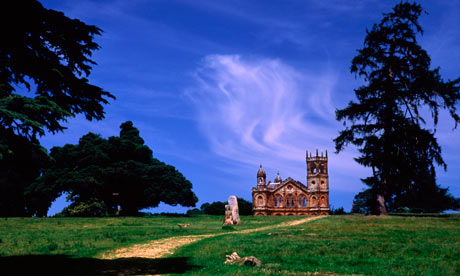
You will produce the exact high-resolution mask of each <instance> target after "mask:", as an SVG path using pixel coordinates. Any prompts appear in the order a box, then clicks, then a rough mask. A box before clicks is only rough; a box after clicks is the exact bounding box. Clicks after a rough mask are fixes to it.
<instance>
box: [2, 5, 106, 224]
mask: <svg viewBox="0 0 460 276" xmlns="http://www.w3.org/2000/svg"><path fill="white" fill-rule="evenodd" d="M0 30H1V34H2V37H3V39H2V43H0V131H1V135H2V136H1V137H2V139H1V141H0V189H1V190H2V193H1V195H0V214H1V215H3V216H10V215H15V216H17V215H30V214H36V213H37V210H35V209H34V208H35V207H38V205H41V203H40V202H39V200H37V198H35V196H34V195H33V194H35V195H36V196H39V194H41V195H44V194H43V193H41V192H40V191H37V190H36V191H34V190H33V189H28V188H27V187H28V185H29V184H30V183H31V182H32V181H34V179H35V178H37V177H38V176H40V174H41V171H42V169H43V167H42V165H43V164H45V163H47V162H48V161H49V159H48V157H47V155H46V153H44V152H43V148H41V147H40V145H39V142H38V139H37V136H42V135H44V134H45V133H46V132H51V133H55V132H58V131H63V130H64V129H65V127H64V126H63V125H62V123H63V122H65V121H66V120H67V119H68V118H70V117H73V116H75V115H76V114H83V115H85V117H86V118H87V119H88V120H92V119H96V120H100V119H102V118H103V117H104V111H103V104H106V103H107V102H108V101H107V99H108V98H114V97H113V95H111V94H110V93H109V92H107V91H104V90H103V89H102V88H100V87H97V86H95V85H92V84H90V83H89V81H88V79H87V77H88V76H89V74H90V71H91V69H92V66H93V65H94V64H95V63H94V62H93V61H92V60H91V59H90V57H91V54H92V52H93V51H94V50H96V49H98V48H99V46H98V44H96V43H95V42H94V41H93V37H94V36H95V35H100V34H101V30H100V29H99V28H97V27H95V26H90V25H86V24H85V23H83V22H81V21H79V20H78V19H70V18H68V17H66V16H65V15H64V14H63V13H62V12H58V11H54V10H49V9H46V8H44V7H43V6H42V5H41V4H40V3H39V2H38V1H33V0H30V1H1V3H0ZM13 164H20V165H18V166H13ZM43 188H45V187H43ZM25 190H28V195H27V196H28V197H29V198H30V199H31V200H32V201H34V203H33V204H32V205H30V206H28V207H26V206H25V197H26V195H25V194H24V192H25ZM36 192H38V194H37V193H36ZM44 196H45V197H46V195H44ZM45 205H46V203H45ZM40 208H41V207H40Z"/></svg>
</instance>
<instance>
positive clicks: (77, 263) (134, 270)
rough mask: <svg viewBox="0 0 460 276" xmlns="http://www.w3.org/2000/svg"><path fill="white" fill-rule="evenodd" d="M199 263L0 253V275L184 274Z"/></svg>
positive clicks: (172, 259)
mask: <svg viewBox="0 0 460 276" xmlns="http://www.w3.org/2000/svg"><path fill="white" fill-rule="evenodd" d="M200 268H201V267H199V266H195V265H190V264H188V258H163V259H147V258H122V259H114V260H101V259H95V258H73V257H72V256H67V255H27V256H10V257H0V275H5V276H9V275H28V276H30V275H72V276H73V275H117V276H118V275H153V274H170V273H171V274H183V273H185V272H186V271H189V270H199V269H200Z"/></svg>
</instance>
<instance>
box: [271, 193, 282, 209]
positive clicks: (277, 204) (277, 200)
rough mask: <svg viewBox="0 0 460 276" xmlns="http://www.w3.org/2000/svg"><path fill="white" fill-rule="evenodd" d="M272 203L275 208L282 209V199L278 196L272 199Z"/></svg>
mask: <svg viewBox="0 0 460 276" xmlns="http://www.w3.org/2000/svg"><path fill="white" fill-rule="evenodd" d="M273 203H274V206H275V207H282V206H283V199H282V198H281V196H280V195H275V197H274V198H273Z"/></svg>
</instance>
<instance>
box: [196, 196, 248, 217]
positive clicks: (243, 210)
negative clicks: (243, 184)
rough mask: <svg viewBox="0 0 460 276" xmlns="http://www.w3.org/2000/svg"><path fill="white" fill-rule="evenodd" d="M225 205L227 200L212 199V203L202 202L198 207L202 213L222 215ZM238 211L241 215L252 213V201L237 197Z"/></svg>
mask: <svg viewBox="0 0 460 276" xmlns="http://www.w3.org/2000/svg"><path fill="white" fill-rule="evenodd" d="M225 205H227V202H224V201H214V202H212V203H208V202H206V203H203V204H202V205H201V207H200V209H201V211H202V213H203V214H206V215H215V216H223V215H225ZM238 211H239V214H240V215H241V216H250V215H252V203H251V202H250V201H248V200H245V199H243V198H238Z"/></svg>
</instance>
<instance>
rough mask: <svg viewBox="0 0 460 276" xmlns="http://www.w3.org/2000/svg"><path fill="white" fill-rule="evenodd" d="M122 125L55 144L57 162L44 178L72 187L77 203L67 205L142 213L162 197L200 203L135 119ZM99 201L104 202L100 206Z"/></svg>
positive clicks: (187, 203)
mask: <svg viewBox="0 0 460 276" xmlns="http://www.w3.org/2000/svg"><path fill="white" fill-rule="evenodd" d="M120 128H121V131H120V136H119V137H116V136H113V137H109V138H108V139H104V138H102V137H100V136H99V135H96V134H93V133H88V134H86V135H84V136H83V137H82V138H80V141H79V143H78V144H77V145H65V146H64V147H54V148H52V149H51V154H50V155H51V156H52V157H53V158H54V160H55V163H54V164H53V166H52V167H51V168H50V169H48V170H47V171H46V172H45V174H44V176H43V177H42V178H41V181H42V182H43V183H45V184H44V185H49V186H53V185H55V186H57V187H58V188H57V189H58V190H60V191H65V192H67V193H69V197H68V198H69V199H70V200H71V201H72V205H71V206H70V208H69V209H68V210H66V211H67V212H68V213H69V214H72V212H74V213H79V212H80V211H83V212H85V214H88V215H91V214H94V215H101V214H103V213H104V212H107V213H108V214H110V215H113V214H116V213H117V211H118V206H120V207H121V211H120V213H119V214H120V215H137V214H138V211H139V210H140V209H143V208H148V207H156V206H158V204H159V203H160V202H164V203H166V204H170V205H177V204H180V205H182V206H195V203H196V202H197V201H198V199H197V197H196V195H195V194H194V193H193V192H192V183H190V181H188V180H187V179H186V178H185V177H184V176H183V175H182V174H181V173H180V172H179V171H177V170H176V169H175V168H174V167H173V166H170V165H167V164H165V163H163V162H161V161H159V160H158V159H156V158H153V157H152V151H151V150H150V149H149V148H148V147H147V146H146V145H144V140H143V139H142V138H141V137H140V136H139V131H138V130H137V129H136V128H135V127H134V126H133V124H132V123H131V122H129V121H128V122H125V123H123V124H122V125H121V126H120ZM95 202H102V203H103V205H98V206H100V207H101V208H102V209H101V210H99V211H97V212H96V209H97V208H96V205H95ZM76 208H78V209H79V210H75V209H76ZM88 211H89V212H88Z"/></svg>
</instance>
